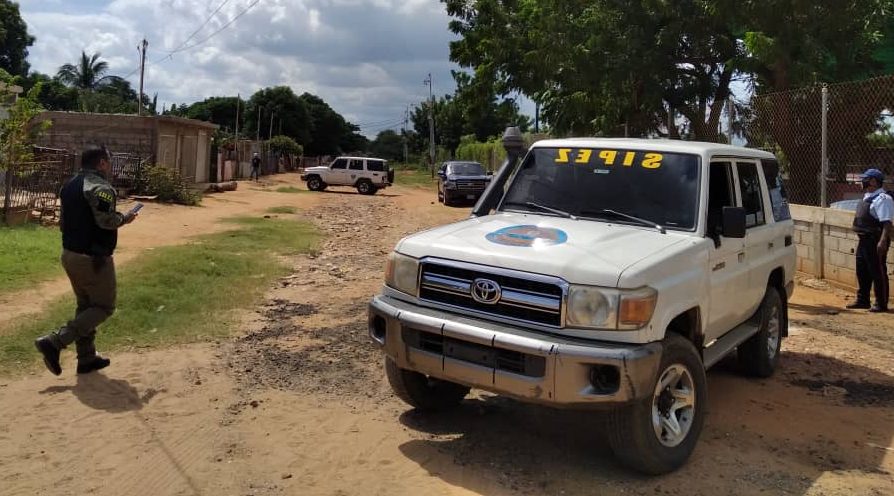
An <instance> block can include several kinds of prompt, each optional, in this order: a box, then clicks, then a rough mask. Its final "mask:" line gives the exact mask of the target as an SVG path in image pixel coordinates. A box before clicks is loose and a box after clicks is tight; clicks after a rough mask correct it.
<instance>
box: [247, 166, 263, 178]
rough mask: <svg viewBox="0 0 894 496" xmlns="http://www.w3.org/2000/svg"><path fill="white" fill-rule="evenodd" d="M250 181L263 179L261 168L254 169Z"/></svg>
mask: <svg viewBox="0 0 894 496" xmlns="http://www.w3.org/2000/svg"><path fill="white" fill-rule="evenodd" d="M248 178H249V179H260V178H261V168H260V167H252V168H251V175H250V176H248Z"/></svg>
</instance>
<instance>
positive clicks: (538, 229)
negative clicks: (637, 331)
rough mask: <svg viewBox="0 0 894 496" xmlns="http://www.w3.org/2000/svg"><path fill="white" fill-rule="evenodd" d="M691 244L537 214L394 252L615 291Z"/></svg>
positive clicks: (444, 229) (409, 240)
mask: <svg viewBox="0 0 894 496" xmlns="http://www.w3.org/2000/svg"><path fill="white" fill-rule="evenodd" d="M687 240H691V236H689V235H686V234H684V233H675V232H672V231H668V232H667V234H661V233H660V232H658V231H657V230H655V229H652V228H647V227H639V226H630V225H624V224H611V223H607V222H598V221H592V220H571V219H563V218H557V217H549V216H543V215H537V214H519V213H498V214H494V215H489V216H485V217H479V218H471V219H468V220H465V221H462V222H458V223H455V224H449V225H446V226H441V227H438V228H434V229H431V230H428V231H424V232H421V233H418V234H415V235H411V236H408V237H406V238H404V239H403V240H401V241H400V243H398V246H397V248H396V249H397V251H399V252H400V253H403V254H405V255H409V256H411V257H415V258H422V257H437V258H443V259H448V260H457V261H463V262H470V263H477V264H481V265H488V266H493V267H502V268H507V269H514V270H519V271H525V272H532V273H536V274H544V275H551V276H557V277H561V278H562V279H564V280H566V281H568V282H570V283H575V284H591V285H596V286H603V287H617V285H618V281H619V278H620V276H621V274H622V273H623V272H624V270H625V269H627V268H628V267H630V266H632V265H634V264H636V263H638V262H641V261H643V260H645V259H647V258H650V257H660V256H661V253H662V251H664V250H666V249H667V248H669V247H671V246H673V245H676V244H679V243H682V242H685V241H687Z"/></svg>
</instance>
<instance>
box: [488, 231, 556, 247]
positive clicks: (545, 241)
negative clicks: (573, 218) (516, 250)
mask: <svg viewBox="0 0 894 496" xmlns="http://www.w3.org/2000/svg"><path fill="white" fill-rule="evenodd" d="M485 237H486V238H487V240H488V241H490V242H491V243H496V244H498V245H506V246H522V247H530V246H534V247H538V246H553V245H560V244H562V243H564V242H566V241H568V235H567V234H565V231H562V230H559V229H555V228H552V227H539V226H510V227H504V228H503V229H500V230H498V231H494V232H492V233H490V234H488V235H487V236H485Z"/></svg>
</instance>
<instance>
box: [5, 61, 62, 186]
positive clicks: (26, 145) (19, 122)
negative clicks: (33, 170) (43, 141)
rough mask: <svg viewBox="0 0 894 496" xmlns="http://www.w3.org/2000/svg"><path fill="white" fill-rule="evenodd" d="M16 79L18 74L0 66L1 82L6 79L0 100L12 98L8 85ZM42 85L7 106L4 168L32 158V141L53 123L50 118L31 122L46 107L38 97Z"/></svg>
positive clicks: (12, 83) (11, 84)
mask: <svg viewBox="0 0 894 496" xmlns="http://www.w3.org/2000/svg"><path fill="white" fill-rule="evenodd" d="M16 82H17V78H13V77H12V76H11V75H10V74H9V73H8V72H6V71H5V70H3V69H0V83H2V87H0V102H5V101H8V100H9V97H10V96H11V95H10V94H9V92H8V89H7V88H8V87H10V86H13V85H14V84H15V83H16ZM40 89H41V85H40V84H37V85H36V86H35V87H33V88H31V91H29V92H28V93H27V94H26V95H24V96H21V97H19V98H17V99H16V102H15V103H13V104H12V106H11V107H10V108H9V109H8V110H7V114H8V115H7V116H6V118H5V119H3V120H0V170H6V169H7V168H8V167H9V166H10V165H12V164H16V163H20V162H23V161H27V160H29V159H30V158H31V145H32V144H33V143H34V141H35V139H36V137H37V135H38V134H40V133H41V132H42V131H44V130H45V129H46V128H47V127H48V126H49V125H50V124H49V122H44V123H42V124H40V125H31V120H32V119H33V118H35V117H37V115H38V114H40V112H41V111H42V110H43V109H42V108H41V106H40V103H39V102H38V101H37V95H38V94H40Z"/></svg>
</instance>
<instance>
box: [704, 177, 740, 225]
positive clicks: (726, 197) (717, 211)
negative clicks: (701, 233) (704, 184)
mask: <svg viewBox="0 0 894 496" xmlns="http://www.w3.org/2000/svg"><path fill="white" fill-rule="evenodd" d="M708 174H709V177H708V181H709V184H708V223H707V227H708V230H707V235H708V236H710V237H713V238H715V239H718V236H720V232H721V223H722V222H723V207H735V206H736V194H735V189H734V188H733V164H732V163H730V162H712V163H711V168H710V171H709V172H708Z"/></svg>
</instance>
